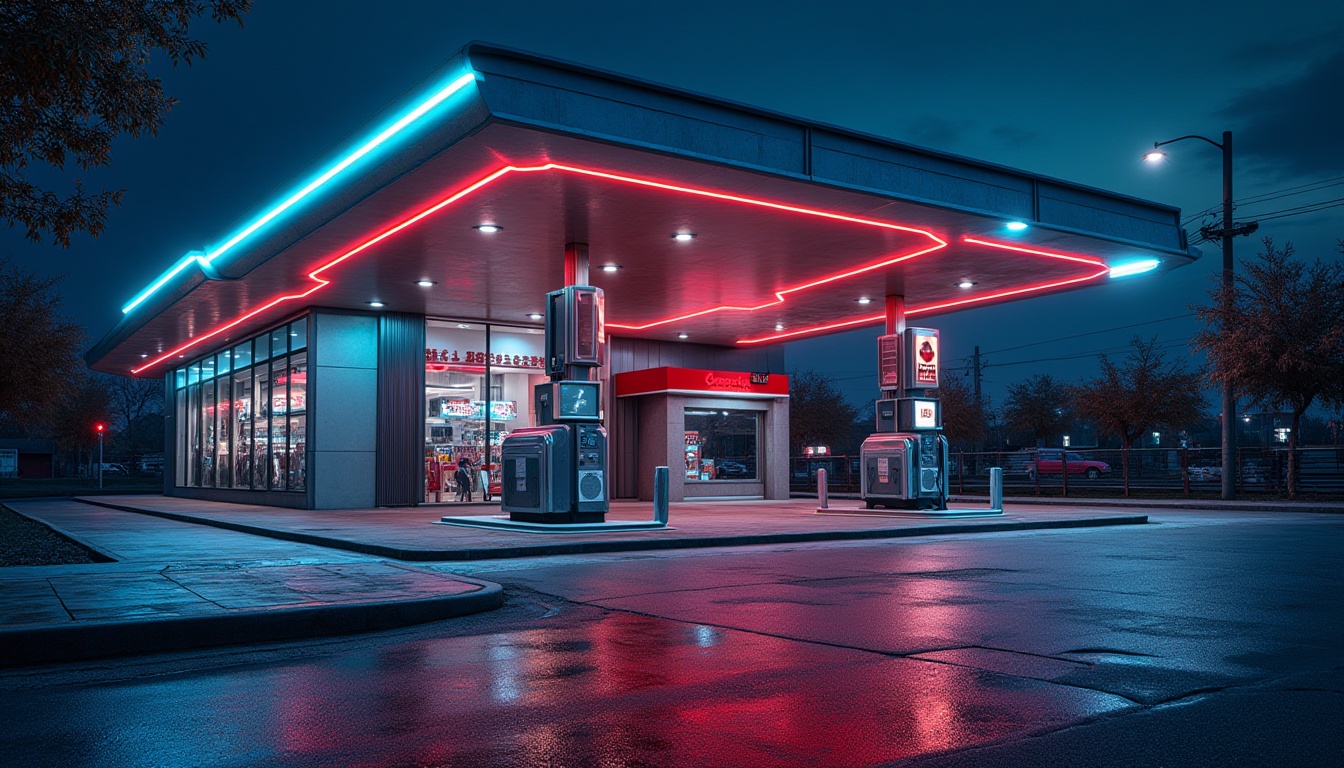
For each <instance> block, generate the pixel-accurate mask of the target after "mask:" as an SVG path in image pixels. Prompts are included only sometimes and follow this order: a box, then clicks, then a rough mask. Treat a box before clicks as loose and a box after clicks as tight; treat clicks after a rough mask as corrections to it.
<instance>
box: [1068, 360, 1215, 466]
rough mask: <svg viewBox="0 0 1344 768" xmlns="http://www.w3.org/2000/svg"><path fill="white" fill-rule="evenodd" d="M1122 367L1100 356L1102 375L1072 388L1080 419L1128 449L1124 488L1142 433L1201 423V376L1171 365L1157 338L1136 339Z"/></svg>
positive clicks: (1183, 366)
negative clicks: (1130, 455)
mask: <svg viewBox="0 0 1344 768" xmlns="http://www.w3.org/2000/svg"><path fill="white" fill-rule="evenodd" d="M1130 346H1131V347H1133V349H1132V350H1131V351H1130V353H1129V354H1128V355H1127V356H1126V357H1125V359H1124V361H1123V362H1120V363H1117V362H1115V361H1113V360H1112V359H1111V358H1110V356H1109V355H1101V358H1100V364H1101V375H1100V376H1098V377H1096V378H1094V379H1088V380H1087V381H1084V382H1083V383H1082V384H1080V385H1078V386H1076V387H1073V388H1072V392H1071V394H1072V397H1073V404H1074V408H1075V410H1076V411H1077V412H1078V415H1080V416H1082V417H1083V418H1085V419H1089V420H1090V421H1092V423H1093V424H1095V425H1096V427H1097V431H1098V432H1100V433H1101V434H1104V435H1112V436H1114V437H1118V438H1120V444H1121V446H1122V447H1123V448H1124V451H1125V452H1124V454H1123V455H1122V456H1123V458H1122V463H1123V465H1124V477H1125V481H1126V484H1125V487H1126V489H1128V487H1129V484H1128V481H1129V449H1130V448H1132V447H1133V446H1134V441H1135V440H1137V439H1138V438H1139V437H1141V436H1142V435H1143V434H1144V433H1146V432H1148V431H1151V430H1152V429H1154V428H1157V427H1165V428H1167V429H1169V430H1181V429H1184V428H1186V427H1188V426H1191V425H1192V424H1195V423H1196V422H1198V421H1199V420H1200V419H1201V418H1203V415H1204V414H1203V411H1204V396H1203V394H1202V392H1201V389H1202V388H1203V374H1202V373H1201V372H1200V371H1191V370H1188V369H1186V367H1185V365H1184V364H1183V363H1181V362H1180V360H1167V359H1166V355H1165V353H1163V352H1162V350H1161V349H1160V348H1159V347H1158V344H1157V339H1156V337H1154V338H1153V339H1151V340H1149V341H1144V340H1143V339H1141V338H1139V337H1138V336H1135V337H1134V339H1133V341H1131V342H1130Z"/></svg>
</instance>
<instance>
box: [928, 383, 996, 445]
mask: <svg viewBox="0 0 1344 768" xmlns="http://www.w3.org/2000/svg"><path fill="white" fill-rule="evenodd" d="M939 383H940V384H941V386H939V387H938V389H936V390H934V391H933V392H931V393H930V394H932V395H933V396H935V397H938V398H939V399H941V400H942V403H943V434H945V435H947V440H948V442H949V443H951V444H952V445H953V446H956V447H958V448H961V449H963V450H965V449H971V448H974V447H975V446H976V445H978V444H980V443H983V442H984V440H985V437H986V436H987V435H988V434H989V417H988V415H987V414H986V408H985V404H984V402H976V399H975V392H974V391H973V390H972V388H971V386H970V385H969V384H968V383H967V382H966V379H965V377H963V376H957V375H954V374H951V373H949V372H947V371H944V372H943V377H942V380H941V381H940V382H939Z"/></svg>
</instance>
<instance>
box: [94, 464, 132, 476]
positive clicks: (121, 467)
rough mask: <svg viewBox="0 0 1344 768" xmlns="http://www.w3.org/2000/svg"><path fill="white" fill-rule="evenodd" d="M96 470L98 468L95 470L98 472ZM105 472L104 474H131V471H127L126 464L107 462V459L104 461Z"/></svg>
mask: <svg viewBox="0 0 1344 768" xmlns="http://www.w3.org/2000/svg"><path fill="white" fill-rule="evenodd" d="M96 471H97V470H95V472H96ZM103 474H104V475H129V474H130V472H127V471H126V465H125V464H116V463H113V462H107V461H105V462H103Z"/></svg>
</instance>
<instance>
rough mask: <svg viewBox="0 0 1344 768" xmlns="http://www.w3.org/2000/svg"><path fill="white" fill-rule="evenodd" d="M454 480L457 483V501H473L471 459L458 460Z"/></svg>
mask: <svg viewBox="0 0 1344 768" xmlns="http://www.w3.org/2000/svg"><path fill="white" fill-rule="evenodd" d="M453 480H454V481H455V482H456V483H457V500H458V501H471V459H468V458H467V457H466V456H461V457H459V458H458V460H457V471H456V472H454V473H453Z"/></svg>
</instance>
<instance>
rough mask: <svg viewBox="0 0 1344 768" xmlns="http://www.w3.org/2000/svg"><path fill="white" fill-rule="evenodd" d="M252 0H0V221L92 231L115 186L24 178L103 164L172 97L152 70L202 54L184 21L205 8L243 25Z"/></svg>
mask: <svg viewBox="0 0 1344 768" xmlns="http://www.w3.org/2000/svg"><path fill="white" fill-rule="evenodd" d="M250 6H251V0H6V2H4V3H0V104H2V105H3V106H2V107H0V219H4V220H5V221H7V222H8V224H9V225H10V226H15V225H18V226H22V227H24V228H25V229H26V230H27V236H28V238H29V239H31V240H40V239H42V237H43V234H44V233H46V234H49V235H50V236H51V238H52V239H53V240H54V241H55V242H57V243H59V244H61V245H65V246H68V245H69V244H70V236H71V235H72V234H74V233H75V232H88V233H90V234H92V235H94V236H97V235H98V234H99V233H101V232H102V230H103V227H104V226H105V223H106V219H107V209H108V207H109V206H111V205H115V204H119V203H120V202H121V198H122V195H123V193H124V190H101V191H95V192H89V191H86V190H85V188H84V185H83V184H82V183H81V181H80V180H79V179H78V178H75V179H73V180H72V181H71V184H70V189H69V190H68V191H67V192H64V193H60V192H57V191H54V190H51V189H45V188H43V185H41V184H39V183H37V182H35V181H33V180H31V179H30V178H29V171H30V170H32V168H30V166H33V165H37V166H38V169H37V173H38V175H47V174H50V172H51V170H53V169H54V170H55V171H56V172H58V173H60V174H62V175H64V172H65V170H66V168H67V167H68V166H70V165H73V166H74V167H76V168H78V169H80V170H89V169H92V168H96V167H99V166H104V165H107V164H108V161H109V159H110V157H111V151H112V141H113V140H114V139H116V138H117V137H119V136H123V135H125V136H129V137H131V138H139V137H140V136H143V135H145V134H150V135H154V134H156V133H157V132H158V129H159V126H160V125H162V123H163V119H164V115H165V114H167V112H168V110H169V109H170V108H171V107H172V106H173V104H174V100H173V99H172V98H171V97H169V96H168V95H167V94H165V93H164V91H163V83H162V82H161V81H160V80H159V78H157V77H155V76H153V75H151V74H150V72H149V65H150V63H151V59H152V56H153V55H155V54H159V55H162V56H165V57H166V58H167V60H168V61H169V62H170V63H171V64H173V65H174V66H176V65H177V64H179V63H185V64H188V65H189V64H191V63H192V62H193V61H194V60H196V59H198V58H201V57H203V56H204V55H205V51H206V46H205V43H204V42H202V41H200V40H198V39H195V38H193V37H191V35H190V27H191V24H192V22H193V21H195V20H196V19H197V17H199V16H201V15H202V14H203V13H205V12H206V11H207V10H208V11H209V12H210V15H211V17H212V18H213V19H214V20H215V21H217V22H220V21H225V20H234V21H237V22H238V23H239V24H241V23H242V15H243V14H244V13H245V12H247V10H248V9H249V7H250Z"/></svg>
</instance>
